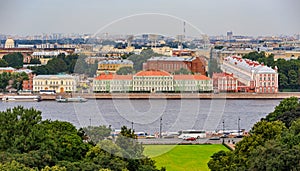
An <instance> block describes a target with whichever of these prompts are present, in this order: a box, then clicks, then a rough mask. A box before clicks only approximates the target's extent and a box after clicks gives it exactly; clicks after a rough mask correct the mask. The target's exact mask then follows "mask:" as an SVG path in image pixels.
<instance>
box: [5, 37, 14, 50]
mask: <svg viewBox="0 0 300 171" xmlns="http://www.w3.org/2000/svg"><path fill="white" fill-rule="evenodd" d="M14 47H15V41H14V40H13V39H11V38H8V39H7V40H6V41H5V45H4V48H14Z"/></svg>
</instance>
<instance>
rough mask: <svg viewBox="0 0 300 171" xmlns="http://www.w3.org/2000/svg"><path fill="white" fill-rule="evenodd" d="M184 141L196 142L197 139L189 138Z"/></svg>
mask: <svg viewBox="0 0 300 171" xmlns="http://www.w3.org/2000/svg"><path fill="white" fill-rule="evenodd" d="M184 140H186V141H196V140H197V138H195V137H187V138H185V139H184Z"/></svg>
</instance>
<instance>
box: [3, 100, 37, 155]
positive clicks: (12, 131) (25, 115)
mask: <svg viewBox="0 0 300 171" xmlns="http://www.w3.org/2000/svg"><path fill="white" fill-rule="evenodd" d="M41 120H42V116H41V112H40V111H36V110H35V109H33V108H30V109H24V108H23V107H21V106H18V107H15V108H13V109H7V110H6V111H4V112H0V123H1V124H0V130H2V131H0V137H1V139H0V144H1V146H0V150H1V151H5V150H12V151H14V150H18V151H20V152H24V151H27V150H28V149H29V148H30V144H29V143H28V140H29V139H30V136H29V135H30V134H31V132H32V129H33V127H34V125H36V124H37V123H40V122H41Z"/></svg>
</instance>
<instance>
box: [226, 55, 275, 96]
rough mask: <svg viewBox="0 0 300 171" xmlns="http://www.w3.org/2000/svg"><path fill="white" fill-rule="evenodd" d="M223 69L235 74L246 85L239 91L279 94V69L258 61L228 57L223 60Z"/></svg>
mask: <svg viewBox="0 0 300 171" xmlns="http://www.w3.org/2000/svg"><path fill="white" fill-rule="evenodd" d="M221 69H222V70H223V71H224V72H226V73H229V74H234V76H235V77H236V78H237V79H238V81H239V82H240V83H241V84H242V85H244V86H243V87H239V89H243V90H244V91H247V92H256V93H277V92H278V72H277V67H275V69H272V68H270V67H268V66H265V65H264V64H260V63H258V62H257V61H252V60H249V59H243V58H242V57H238V56H228V57H226V58H225V59H224V60H223V64H222V66H221Z"/></svg>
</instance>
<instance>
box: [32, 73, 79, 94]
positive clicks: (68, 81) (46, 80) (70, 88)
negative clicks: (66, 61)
mask: <svg viewBox="0 0 300 171" xmlns="http://www.w3.org/2000/svg"><path fill="white" fill-rule="evenodd" d="M40 90H55V91H56V92H57V93H63V92H75V91H76V78H75V76H71V75H38V76H35V77H33V91H34V92H39V91H40Z"/></svg>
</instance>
